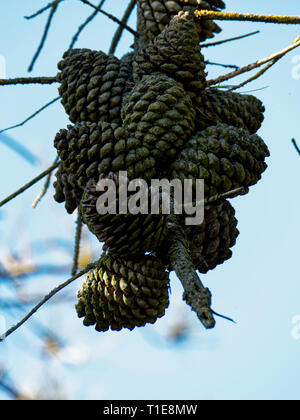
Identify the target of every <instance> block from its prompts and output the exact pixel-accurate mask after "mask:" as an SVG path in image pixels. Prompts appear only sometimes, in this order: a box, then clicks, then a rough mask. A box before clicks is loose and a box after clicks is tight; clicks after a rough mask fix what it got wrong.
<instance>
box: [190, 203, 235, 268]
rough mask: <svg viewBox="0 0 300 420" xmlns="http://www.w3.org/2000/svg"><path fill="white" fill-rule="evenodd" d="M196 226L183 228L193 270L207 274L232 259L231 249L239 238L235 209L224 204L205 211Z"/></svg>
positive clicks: (209, 207) (207, 208)
mask: <svg viewBox="0 0 300 420" xmlns="http://www.w3.org/2000/svg"><path fill="white" fill-rule="evenodd" d="M204 214H205V216H204V222H203V223H202V224H201V225H200V226H192V227H191V226H185V227H184V230H185V233H186V236H187V239H188V240H189V242H190V252H191V256H192V259H193V262H194V264H195V267H196V269H197V270H199V271H200V273H207V272H208V271H209V270H213V269H214V268H215V267H216V266H217V265H219V264H223V263H224V262H225V261H226V260H228V259H230V258H231V257H232V251H231V249H230V248H231V247H233V246H234V245H235V243H236V239H237V237H238V236H239V231H238V229H237V223H238V221H237V219H236V218H235V210H234V208H233V207H232V205H231V204H230V203H229V202H228V201H223V202H222V203H221V204H220V205H214V206H208V207H206V208H205V213H204Z"/></svg>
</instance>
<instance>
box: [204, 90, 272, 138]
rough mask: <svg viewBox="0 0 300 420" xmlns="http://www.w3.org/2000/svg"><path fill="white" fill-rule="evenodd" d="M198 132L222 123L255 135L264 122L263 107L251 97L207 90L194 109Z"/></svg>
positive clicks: (256, 99)
mask: <svg viewBox="0 0 300 420" xmlns="http://www.w3.org/2000/svg"><path fill="white" fill-rule="evenodd" d="M196 111H197V114H196V127H197V129H198V130H204V129H205V128H207V127H209V126H211V125H216V124H218V123H224V124H228V125H233V126H234V127H238V128H245V129H247V130H248V131H249V132H250V134H254V133H256V132H257V131H258V130H259V128H260V127H261V125H262V122H263V120H264V112H265V107H264V106H263V103H262V102H261V101H260V100H259V99H258V98H256V97H255V96H252V95H242V94H240V93H236V92H226V91H221V90H217V89H207V90H206V92H205V95H202V96H201V98H200V101H199V105H198V106H197V108H196Z"/></svg>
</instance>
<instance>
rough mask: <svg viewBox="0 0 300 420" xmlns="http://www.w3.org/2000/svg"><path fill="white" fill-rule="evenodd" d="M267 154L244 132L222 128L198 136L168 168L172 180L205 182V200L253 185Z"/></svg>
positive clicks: (208, 130) (215, 127) (204, 131)
mask: <svg viewBox="0 0 300 420" xmlns="http://www.w3.org/2000/svg"><path fill="white" fill-rule="evenodd" d="M269 155H270V152H269V150H268V148H267V146H266V144H265V143H264V141H263V140H262V139H261V138H260V137H258V136H257V135H255V134H253V135H250V134H249V132H248V131H247V130H244V129H242V128H236V127H232V126H228V125H225V124H218V125H216V126H211V127H209V128H207V129H206V130H203V131H200V132H198V133H197V134H196V135H195V136H193V137H192V138H191V139H190V140H189V141H188V142H187V143H186V145H185V148H184V149H183V150H182V152H181V153H180V156H179V157H178V159H177V161H175V162H174V163H173V164H172V165H171V170H172V178H173V179H176V178H178V179H181V180H184V179H193V180H196V179H204V182H205V195H206V197H211V196H215V195H216V194H223V193H225V192H228V191H231V190H234V189H236V188H240V187H245V188H248V187H250V186H251V185H254V184H256V183H257V182H258V181H259V180H260V178H261V175H262V173H263V172H264V171H265V170H266V168H267V164H266V163H265V159H266V157H267V156H269Z"/></svg>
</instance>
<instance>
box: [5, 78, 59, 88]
mask: <svg viewBox="0 0 300 420" xmlns="http://www.w3.org/2000/svg"><path fill="white" fill-rule="evenodd" d="M52 83H57V78H56V77H16V78H15V79H0V86H8V85H30V84H39V85H51V84H52Z"/></svg>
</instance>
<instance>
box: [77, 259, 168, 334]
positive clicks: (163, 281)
mask: <svg viewBox="0 0 300 420" xmlns="http://www.w3.org/2000/svg"><path fill="white" fill-rule="evenodd" d="M168 288H169V278H168V273H167V272H166V271H165V269H164V266H163V265H162V263H161V262H160V261H159V260H158V259H157V258H155V257H153V256H149V255H147V256H145V257H142V258H140V259H138V260H133V259H122V258H120V257H112V256H110V255H107V256H105V257H102V258H101V260H100V264H99V267H97V268H96V269H94V270H91V271H90V272H89V274H88V275H87V277H86V279H85V281H84V283H83V285H82V287H81V289H80V291H79V292H78V298H79V301H78V303H77V304H76V311H77V314H78V317H79V318H83V317H84V321H83V324H84V325H85V326H91V325H95V329H96V330H97V331H107V330H108V329H109V328H111V330H115V331H119V330H121V329H122V328H128V329H129V330H133V329H134V328H135V327H142V326H144V325H146V324H147V323H151V324H153V323H155V322H156V320H157V319H158V318H161V317H162V316H163V315H164V314H165V310H166V309H167V307H168V306H169V290H168Z"/></svg>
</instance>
